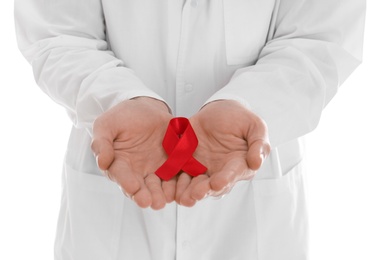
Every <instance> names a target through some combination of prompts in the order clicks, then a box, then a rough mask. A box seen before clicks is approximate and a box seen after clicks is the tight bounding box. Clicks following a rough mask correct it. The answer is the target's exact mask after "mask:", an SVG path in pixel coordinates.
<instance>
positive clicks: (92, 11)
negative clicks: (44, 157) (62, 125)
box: [15, 0, 162, 133]
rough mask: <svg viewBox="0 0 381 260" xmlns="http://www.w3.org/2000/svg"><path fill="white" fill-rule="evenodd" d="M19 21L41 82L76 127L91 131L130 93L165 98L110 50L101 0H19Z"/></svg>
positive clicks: (24, 50)
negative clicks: (63, 108)
mask: <svg viewBox="0 0 381 260" xmlns="http://www.w3.org/2000/svg"><path fill="white" fill-rule="evenodd" d="M15 22H16V34H17V38H18V44H19V49H20V50H21V52H22V53H23V55H24V56H25V57H26V59H27V60H28V61H29V62H30V63H31V64H32V67H33V71H34V76H35V79H36V82H37V84H38V85H39V86H40V88H41V89H42V90H43V91H44V92H45V93H46V94H48V95H49V96H50V97H51V98H52V99H53V100H54V101H56V102H57V103H59V104H61V105H63V106H64V107H65V108H66V109H67V111H68V114H69V116H70V118H71V119H72V121H73V123H74V124H75V125H76V126H77V127H85V128H87V129H88V130H90V133H91V128H92V123H93V121H94V119H95V118H96V117H97V116H98V115H99V114H101V113H102V112H103V111H105V110H107V109H109V108H110V107H112V106H113V105H115V104H117V103H119V102H121V101H122V100H125V99H130V98H133V97H136V96H149V97H152V98H156V99H159V100H162V98H161V97H160V96H158V95H157V94H156V93H154V92H153V91H151V90H150V89H148V88H147V87H146V86H145V85H144V84H143V83H142V81H140V80H139V79H138V78H137V77H136V75H135V74H134V72H133V71H131V70H130V69H128V68H127V67H125V66H124V64H123V62H122V61H121V60H120V59H118V58H117V57H115V55H114V53H113V52H111V51H110V50H109V48H108V43H107V40H106V33H105V23H104V17H103V10H102V4H101V1H100V0H54V1H46V0H15Z"/></svg>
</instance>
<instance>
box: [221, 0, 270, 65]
mask: <svg viewBox="0 0 381 260" xmlns="http://www.w3.org/2000/svg"><path fill="white" fill-rule="evenodd" d="M223 2H224V26H225V48H226V61H227V64H228V65H242V64H247V65H249V64H254V63H255V62H256V60H257V59H258V56H259V53H260V51H261V50H262V48H263V46H264V45H265V43H266V38H267V34H268V30H269V26H270V21H271V15H272V11H273V7H274V2H275V0H224V1H223Z"/></svg>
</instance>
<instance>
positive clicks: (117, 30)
mask: <svg viewBox="0 0 381 260" xmlns="http://www.w3.org/2000/svg"><path fill="white" fill-rule="evenodd" d="M364 11H365V1H361V0H337V1H332V0H282V1H281V0H189V1H186V0H176V1H173V0H163V1H154V0H123V1H122V0H102V1H100V0H55V1H46V0H15V17H16V30H17V36H18V42H19V47H20V50H21V51H22V53H23V54H24V56H25V57H26V58H27V59H28V61H29V62H30V63H31V64H32V66H33V70H34V74H35V78H36V81H37V83H38V85H39V86H40V88H41V89H42V90H43V91H44V92H45V93H46V94H47V95H49V96H50V97H51V98H52V99H53V100H55V101H56V102H57V103H59V104H61V105H62V106H63V107H65V108H66V110H67V111H68V114H69V116H70V118H71V119H72V121H73V124H74V127H73V131H72V134H71V138H70V141H69V145H68V151H67V157H66V162H65V167H64V174H63V177H64V178H63V187H64V189H63V195H62V196H63V197H62V198H63V199H62V207H61V213H60V219H59V223H58V230H57V239H56V250H55V253H56V255H55V259H56V260H87V259H89V260H90V259H91V260H97V259H102V260H107V259H113V260H114V259H139V260H141V259H143V260H144V259H157V260H161V259H165V260H167V259H178V260H183V259H184V260H185V259H218V260H232V259H239V260H245V259H254V260H257V259H258V260H279V259H282V260H304V259H307V241H306V240H307V218H306V209H305V199H304V185H303V176H302V173H301V172H302V171H301V168H302V163H301V161H302V157H303V149H302V145H301V144H302V143H301V137H302V136H303V135H305V134H306V133H308V132H310V131H312V130H313V129H314V128H315V127H316V125H317V124H318V121H319V118H320V115H321V112H322V110H323V109H324V107H325V106H326V105H327V103H328V102H329V101H330V100H331V99H332V97H333V96H334V95H335V93H336V91H337V89H338V87H339V85H340V84H341V83H342V82H343V81H344V80H345V79H346V78H347V77H348V75H349V74H350V73H351V72H352V71H353V70H354V69H355V68H356V67H357V66H358V64H359V63H360V60H361V54H362V36H363V22H364ZM136 96H150V97H154V98H157V99H160V100H163V101H165V102H166V103H167V104H168V106H169V107H170V108H171V110H172V112H173V114H174V115H176V116H187V117H189V116H191V115H192V114H194V113H196V112H197V111H198V110H199V109H200V108H201V107H202V106H203V105H204V104H206V103H208V102H211V101H213V100H218V99H234V100H238V101H239V102H241V103H242V104H244V105H245V106H246V107H247V108H248V109H251V110H252V111H254V112H255V113H256V114H258V115H259V116H260V117H262V118H263V119H264V120H265V121H266V123H267V124H268V127H269V134H270V141H271V144H272V147H273V150H272V152H271V155H270V156H269V158H268V159H267V161H266V162H265V164H264V165H263V167H262V168H261V170H260V171H259V172H258V174H257V176H256V178H255V179H254V181H251V182H249V181H246V182H241V183H238V184H237V186H236V187H235V188H234V190H233V191H232V192H231V193H230V194H229V195H228V196H226V197H225V198H223V199H221V200H212V199H207V200H205V201H202V202H199V204H197V205H196V206H195V207H194V208H190V209H188V208H184V207H180V206H177V205H175V204H171V205H167V207H166V208H165V209H164V210H160V211H157V212H155V211H152V210H150V209H146V210H142V209H140V208H137V207H136V206H135V205H134V203H132V202H131V201H129V200H128V199H127V198H124V197H123V195H122V194H121V192H120V191H119V190H118V188H117V187H116V185H115V184H114V183H112V182H110V181H108V180H107V179H105V178H104V177H102V176H100V175H99V171H98V169H97V167H96V163H95V160H94V158H93V155H92V152H91V150H90V142H91V134H92V129H91V128H92V123H93V121H94V119H95V118H96V117H97V116H98V115H100V114H101V113H102V112H103V111H105V110H107V109H109V108H110V107H112V106H113V105H115V104H117V103H118V102H120V101H122V100H125V99H129V98H132V97H136ZM97 174H98V175H97Z"/></svg>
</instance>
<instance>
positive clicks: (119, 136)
mask: <svg viewBox="0 0 381 260" xmlns="http://www.w3.org/2000/svg"><path fill="white" fill-rule="evenodd" d="M171 118H172V115H171V114H170V113H169V112H168V108H167V106H166V105H165V104H164V103H163V102H161V101H159V100H156V99H152V98H148V97H139V98H135V99H131V100H126V101H123V102H121V103H120V104H118V105H116V106H115V107H113V108H111V109H110V110H108V111H106V112H105V113H104V114H102V115H101V116H99V117H98V118H97V119H96V120H95V122H94V125H93V142H92V150H93V152H94V154H95V156H96V158H97V162H98V166H99V168H100V169H101V170H103V172H105V173H106V175H107V176H108V177H109V178H110V179H111V180H112V181H115V182H116V183H117V184H118V185H119V187H120V188H121V190H122V191H123V192H124V194H125V195H126V196H128V197H130V198H132V199H133V200H134V201H135V202H136V204H137V205H139V206H140V207H143V208H145V207H152V208H153V209H160V208H163V207H164V206H165V204H166V202H171V201H173V200H174V196H175V188H176V181H175V180H170V181H168V182H164V181H162V180H161V179H160V178H159V177H158V176H156V174H155V173H154V172H155V171H156V169H157V168H158V167H159V166H160V165H161V164H162V163H163V162H164V161H165V160H166V158H167V155H166V153H165V151H164V149H163V148H162V140H163V136H164V134H165V131H166V128H167V125H168V122H169V120H170V119H171Z"/></svg>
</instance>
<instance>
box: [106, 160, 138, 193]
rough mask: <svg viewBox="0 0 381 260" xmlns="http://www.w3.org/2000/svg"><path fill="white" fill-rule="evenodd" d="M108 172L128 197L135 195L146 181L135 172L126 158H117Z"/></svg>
mask: <svg viewBox="0 0 381 260" xmlns="http://www.w3.org/2000/svg"><path fill="white" fill-rule="evenodd" d="M107 172H108V176H109V178H110V179H111V180H112V181H115V182H116V183H118V185H119V186H120V188H121V189H122V190H123V192H124V193H125V194H126V196H128V197H132V196H133V195H135V193H136V192H138V191H139V190H140V188H141V186H142V183H144V181H143V178H142V177H140V176H139V175H136V174H134V172H133V171H132V170H131V168H130V166H129V165H128V162H127V161H125V160H121V159H115V160H114V162H113V163H112V164H111V166H110V168H109V169H108V171H107ZM138 177H139V178H141V180H139V179H138Z"/></svg>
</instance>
